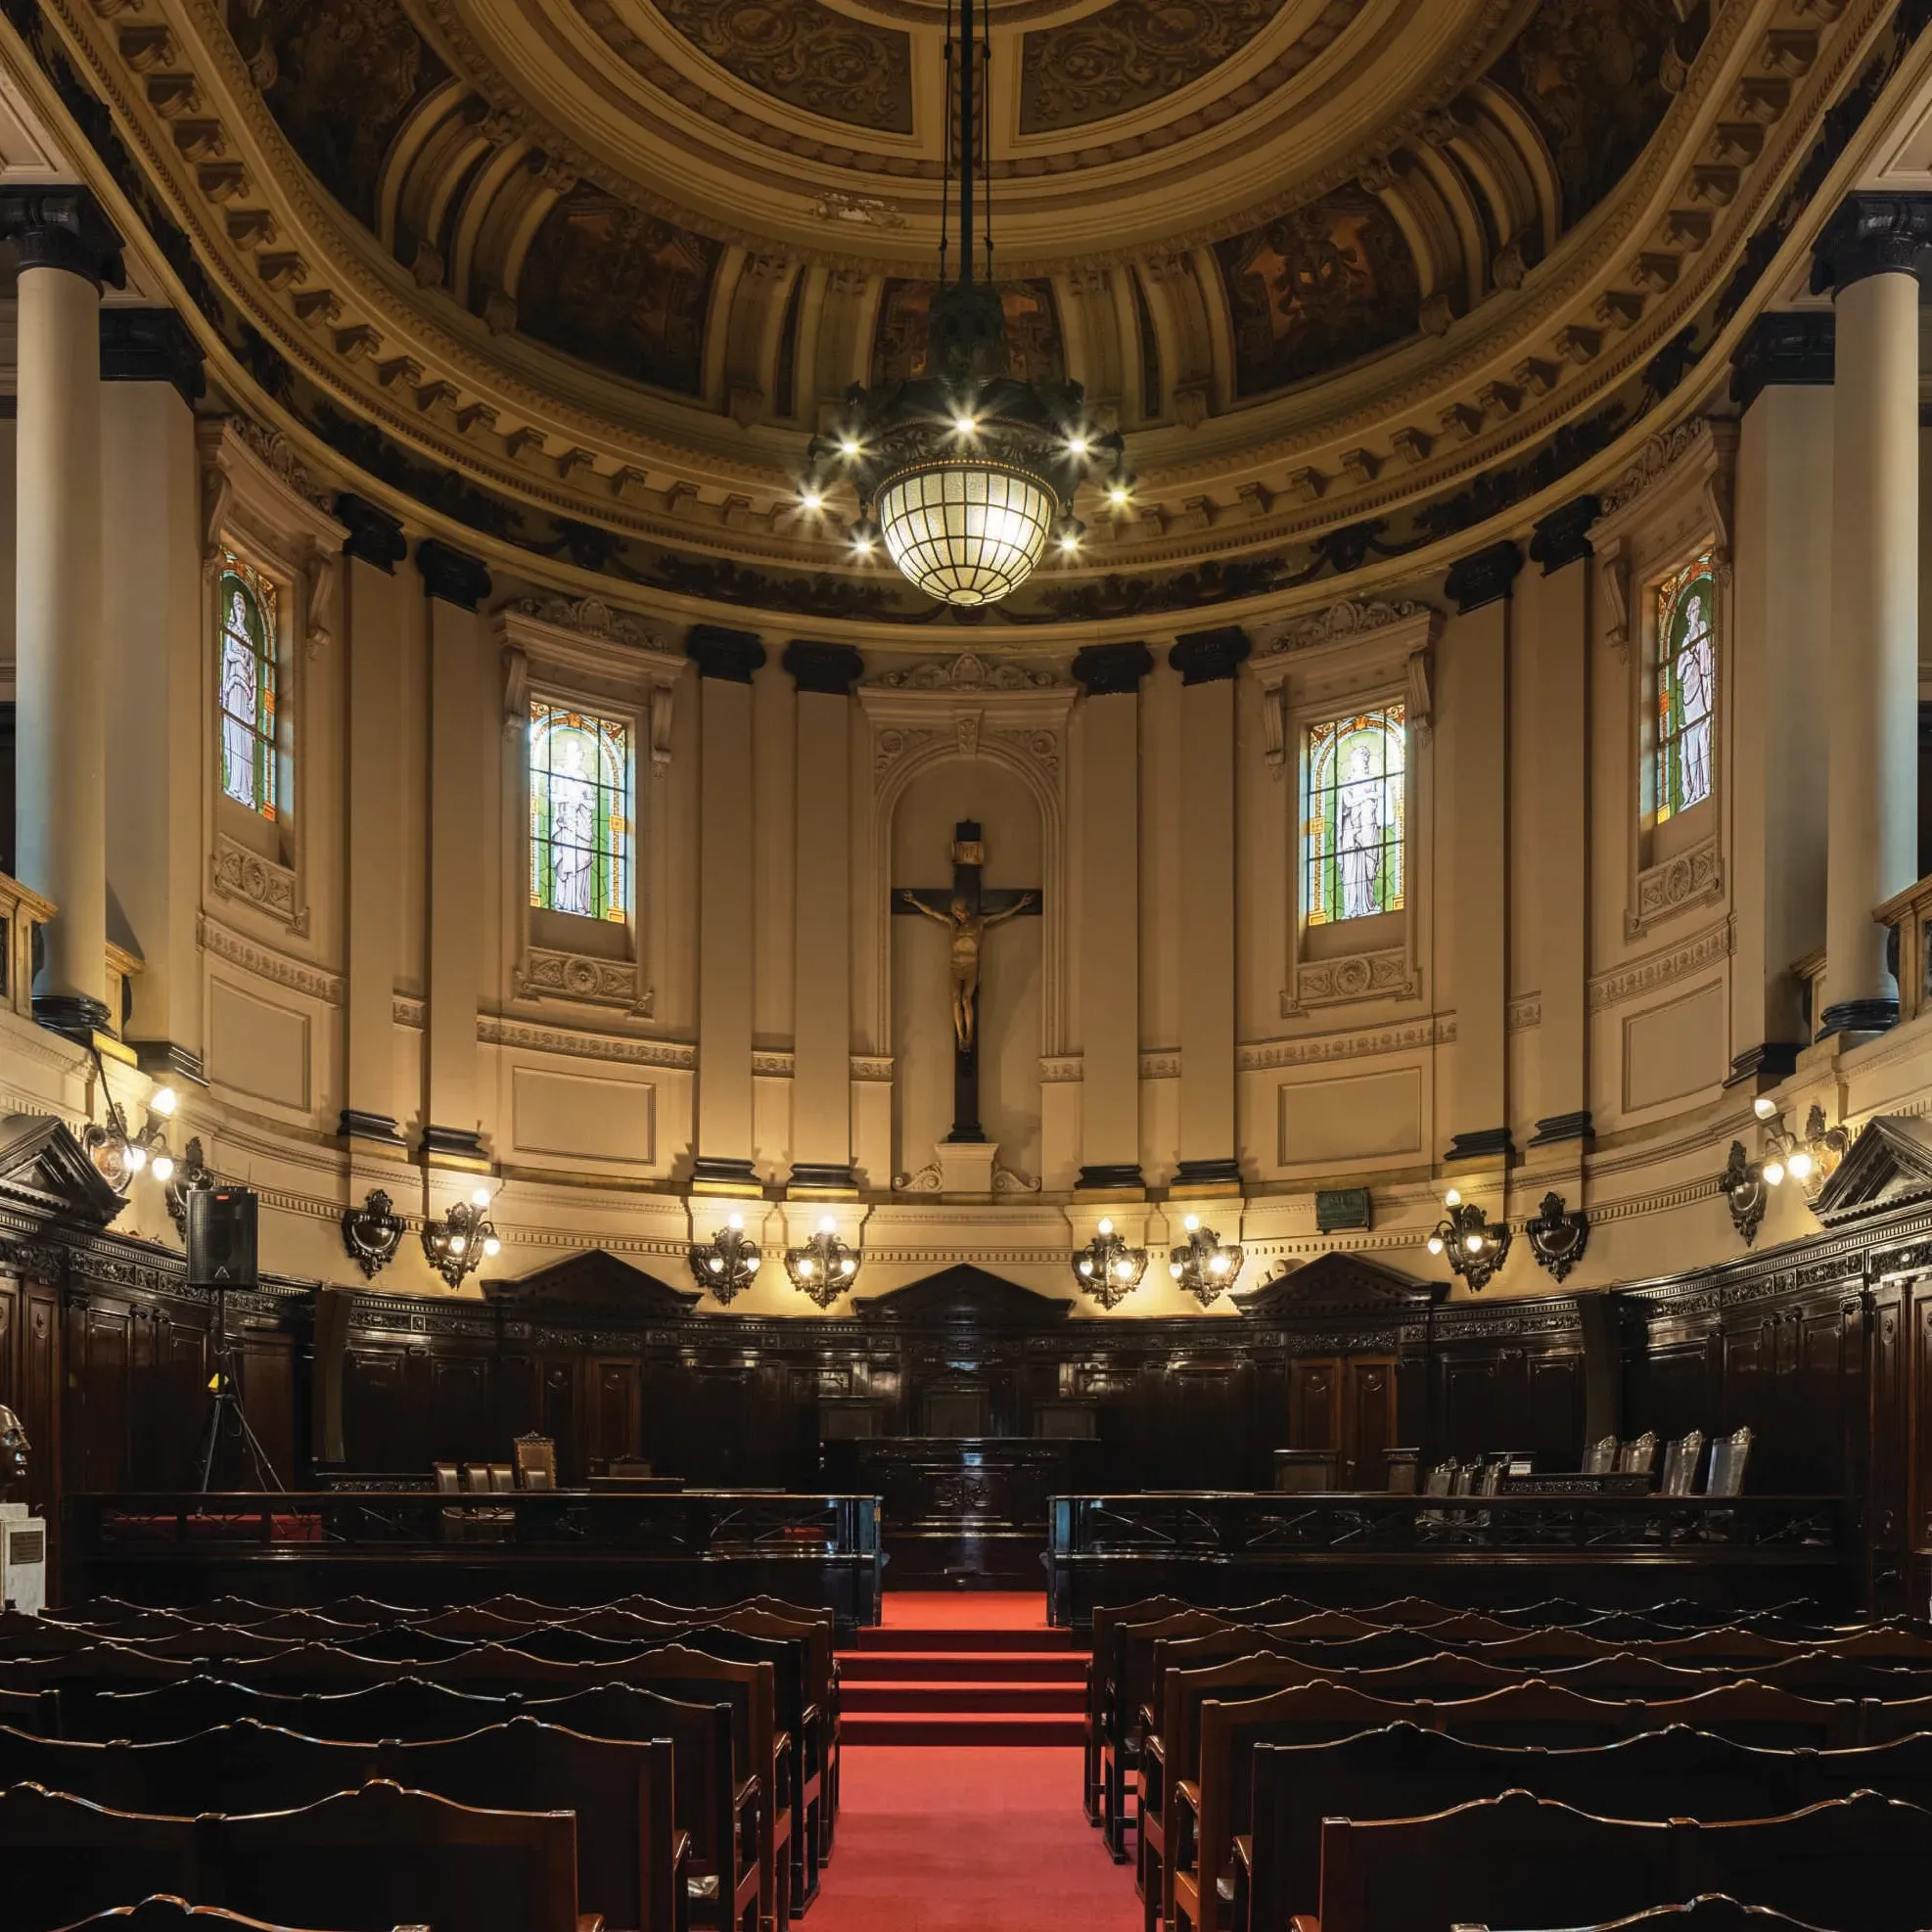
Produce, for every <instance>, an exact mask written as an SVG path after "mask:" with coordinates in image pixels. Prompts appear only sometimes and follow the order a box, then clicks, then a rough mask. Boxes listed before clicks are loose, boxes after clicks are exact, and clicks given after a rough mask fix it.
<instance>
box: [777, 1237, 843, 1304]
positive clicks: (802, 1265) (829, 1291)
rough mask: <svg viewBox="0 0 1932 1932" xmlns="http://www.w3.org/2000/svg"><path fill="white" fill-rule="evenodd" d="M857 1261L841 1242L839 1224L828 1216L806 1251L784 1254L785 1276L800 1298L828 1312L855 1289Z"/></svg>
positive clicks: (794, 1250) (806, 1246)
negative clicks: (854, 1278) (844, 1295)
mask: <svg viewBox="0 0 1932 1932" xmlns="http://www.w3.org/2000/svg"><path fill="white" fill-rule="evenodd" d="M858 1259H859V1258H858V1256H857V1255H856V1254H854V1253H853V1252H852V1250H851V1248H849V1247H848V1246H847V1245H846V1244H845V1243H844V1242H843V1241H841V1240H840V1239H839V1223H838V1222H837V1221H836V1220H834V1219H832V1217H831V1216H830V1215H827V1216H826V1217H825V1219H823V1220H822V1221H820V1222H819V1223H818V1232H817V1233H816V1234H814V1235H813V1236H812V1237H811V1239H810V1240H809V1241H807V1242H806V1243H805V1246H804V1247H803V1248H787V1249H786V1250H785V1272H786V1273H787V1274H789V1275H790V1276H791V1277H792V1286H793V1287H794V1288H796V1289H797V1290H798V1291H799V1293H800V1294H801V1295H805V1296H808V1297H809V1298H810V1299H811V1300H812V1301H814V1302H816V1303H817V1304H818V1306H819V1307H820V1308H822V1309H829V1308H830V1307H831V1306H832V1304H833V1303H834V1302H836V1301H837V1300H838V1299H839V1297H840V1296H841V1295H843V1294H844V1293H845V1292H846V1290H847V1289H848V1288H850V1287H851V1285H852V1279H853V1277H854V1276H855V1275H856V1274H857V1273H858Z"/></svg>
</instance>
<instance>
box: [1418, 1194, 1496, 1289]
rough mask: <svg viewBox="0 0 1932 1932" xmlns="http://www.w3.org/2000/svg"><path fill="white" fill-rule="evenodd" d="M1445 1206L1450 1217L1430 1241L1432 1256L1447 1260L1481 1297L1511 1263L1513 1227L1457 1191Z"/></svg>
mask: <svg viewBox="0 0 1932 1932" xmlns="http://www.w3.org/2000/svg"><path fill="white" fill-rule="evenodd" d="M1443 1206H1444V1208H1445V1209H1447V1210H1448V1213H1447V1215H1446V1216H1445V1218H1444V1219H1442V1220H1440V1221H1438V1222H1437V1223H1436V1231H1435V1232H1434V1233H1433V1234H1431V1235H1430V1237H1429V1252H1430V1253H1431V1254H1432V1255H1443V1256H1446V1257H1447V1258H1448V1261H1449V1272H1450V1273H1452V1274H1459V1275H1460V1276H1461V1277H1462V1279H1463V1280H1464V1281H1466V1282H1468V1284H1469V1288H1470V1292H1471V1293H1472V1294H1477V1295H1480V1294H1481V1293H1482V1292H1483V1290H1484V1289H1485V1288H1487V1287H1488V1286H1489V1285H1490V1283H1491V1282H1492V1281H1493V1280H1494V1279H1495V1273H1496V1270H1497V1269H1498V1268H1500V1267H1501V1266H1502V1265H1503V1263H1504V1262H1506V1261H1507V1260H1508V1259H1509V1243H1510V1233H1509V1223H1508V1222H1507V1221H1495V1220H1491V1219H1489V1217H1488V1216H1487V1215H1485V1214H1484V1213H1483V1211H1482V1209H1481V1208H1479V1207H1478V1206H1477V1205H1476V1203H1475V1202H1474V1201H1465V1200H1464V1199H1463V1198H1462V1196H1461V1194H1460V1193H1459V1192H1458V1191H1457V1190H1456V1189H1455V1188H1453V1187H1451V1188H1450V1189H1449V1192H1448V1193H1447V1194H1445V1195H1444V1196H1443Z"/></svg>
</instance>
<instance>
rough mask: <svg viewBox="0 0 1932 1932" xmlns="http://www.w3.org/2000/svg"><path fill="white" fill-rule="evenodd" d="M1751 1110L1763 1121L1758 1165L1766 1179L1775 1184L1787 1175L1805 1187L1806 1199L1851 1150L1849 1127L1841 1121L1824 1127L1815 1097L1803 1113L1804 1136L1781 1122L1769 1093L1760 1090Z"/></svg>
mask: <svg viewBox="0 0 1932 1932" xmlns="http://www.w3.org/2000/svg"><path fill="white" fill-rule="evenodd" d="M1751 1111H1752V1112H1753V1113H1754V1114H1756V1115H1757V1117H1758V1118H1759V1120H1761V1121H1763V1122H1764V1123H1765V1158H1764V1160H1763V1162H1762V1163H1761V1165H1762V1167H1763V1169H1764V1175H1765V1180H1766V1183H1767V1184H1768V1185H1769V1186H1771V1187H1776V1186H1779V1185H1781V1184H1782V1182H1783V1181H1784V1180H1785V1179H1786V1177H1787V1176H1788V1177H1789V1178H1790V1179H1792V1180H1795V1181H1796V1182H1797V1183H1798V1185H1799V1186H1800V1187H1802V1188H1803V1189H1804V1190H1805V1199H1806V1200H1807V1201H1815V1200H1816V1199H1817V1193H1818V1189H1819V1188H1821V1187H1822V1186H1823V1185H1824V1183H1825V1181H1826V1180H1827V1179H1828V1178H1829V1177H1830V1176H1831V1173H1833V1171H1834V1170H1835V1169H1836V1168H1837V1166H1838V1163H1839V1162H1840V1161H1842V1160H1843V1159H1844V1158H1845V1156H1846V1154H1847V1153H1848V1152H1849V1151H1850V1149H1851V1145H1852V1133H1851V1129H1850V1128H1849V1127H1845V1126H1843V1125H1842V1124H1841V1125H1839V1126H1838V1127H1826V1126H1825V1124H1824V1109H1823V1108H1822V1107H1821V1106H1819V1105H1818V1103H1817V1101H1816V1100H1815V1101H1813V1102H1812V1111H1811V1112H1810V1113H1809V1114H1808V1115H1807V1116H1806V1117H1805V1137H1804V1139H1803V1140H1800V1139H1799V1138H1798V1137H1797V1135H1796V1134H1794V1133H1793V1132H1792V1131H1791V1130H1790V1128H1788V1127H1786V1126H1785V1125H1784V1114H1783V1110H1782V1109H1781V1108H1780V1107H1779V1106H1778V1104H1777V1102H1776V1101H1774V1100H1773V1099H1771V1096H1770V1095H1769V1094H1765V1093H1761V1094H1760V1095H1759V1096H1758V1097H1757V1099H1755V1100H1754V1101H1752V1103H1751Z"/></svg>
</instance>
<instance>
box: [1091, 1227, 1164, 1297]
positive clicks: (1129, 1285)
mask: <svg viewBox="0 0 1932 1932" xmlns="http://www.w3.org/2000/svg"><path fill="white" fill-rule="evenodd" d="M1146 1272H1147V1250H1146V1249H1145V1248H1129V1247H1128V1246H1127V1242H1126V1241H1125V1240H1124V1239H1123V1238H1122V1237H1121V1236H1120V1235H1118V1234H1116V1233H1115V1232H1114V1223H1113V1222H1112V1221H1111V1220H1103V1221H1102V1222H1101V1223H1100V1227H1099V1231H1098V1232H1097V1233H1096V1234H1095V1235H1094V1237H1093V1239H1092V1240H1091V1241H1089V1242H1088V1243H1087V1244H1086V1246H1085V1247H1084V1248H1077V1249H1076V1250H1075V1251H1074V1278H1075V1279H1076V1280H1077V1281H1078V1282H1079V1283H1080V1285H1081V1288H1082V1289H1083V1290H1084V1291H1085V1292H1086V1293H1087V1294H1089V1295H1091V1296H1092V1297H1093V1299H1094V1300H1095V1301H1096V1302H1098V1303H1099V1304H1100V1306H1101V1307H1102V1308H1103V1309H1111V1308H1117V1307H1119V1305H1120V1304H1121V1303H1122V1302H1124V1301H1126V1299H1127V1297H1128V1296H1129V1295H1131V1294H1132V1293H1133V1291H1134V1290H1135V1289H1136V1288H1138V1287H1139V1286H1140V1278H1141V1276H1142V1275H1144V1274H1145V1273H1146Z"/></svg>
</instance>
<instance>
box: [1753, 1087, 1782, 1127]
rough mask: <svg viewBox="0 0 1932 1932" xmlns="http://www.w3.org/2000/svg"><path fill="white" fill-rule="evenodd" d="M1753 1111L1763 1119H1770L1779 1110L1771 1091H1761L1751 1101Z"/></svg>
mask: <svg viewBox="0 0 1932 1932" xmlns="http://www.w3.org/2000/svg"><path fill="white" fill-rule="evenodd" d="M1751 1111H1752V1113H1754V1114H1756V1115H1757V1117H1758V1118H1759V1119H1760V1120H1761V1121H1768V1120H1770V1119H1771V1116H1772V1115H1773V1114H1775V1113H1776V1112H1777V1102H1776V1101H1775V1100H1773V1099H1772V1098H1771V1095H1770V1094H1769V1093H1761V1094H1759V1095H1758V1097H1757V1099H1755V1100H1754V1101H1752V1103H1751Z"/></svg>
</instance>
